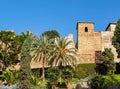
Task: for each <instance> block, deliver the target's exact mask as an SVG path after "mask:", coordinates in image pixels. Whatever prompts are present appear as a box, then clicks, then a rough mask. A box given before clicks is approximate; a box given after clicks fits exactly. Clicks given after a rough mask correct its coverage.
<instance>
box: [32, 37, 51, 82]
mask: <svg viewBox="0 0 120 89" xmlns="http://www.w3.org/2000/svg"><path fill="white" fill-rule="evenodd" d="M35 46H36V47H35V51H34V53H33V54H34V55H33V61H36V62H38V61H39V62H40V65H42V78H43V80H44V78H45V66H46V65H47V59H48V58H49V57H50V53H51V42H50V40H49V39H48V37H47V36H46V35H43V36H40V38H37V39H36V45H35Z"/></svg>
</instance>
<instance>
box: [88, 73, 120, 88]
mask: <svg viewBox="0 0 120 89" xmlns="http://www.w3.org/2000/svg"><path fill="white" fill-rule="evenodd" d="M119 76H120V75H106V76H102V75H96V76H95V77H94V78H93V79H91V83H90V84H91V88H92V89H96V88H97V89H107V88H108V87H109V86H112V85H113V86H114V85H115V86H118V87H119V84H120V77H119ZM113 89H114V88H113Z"/></svg>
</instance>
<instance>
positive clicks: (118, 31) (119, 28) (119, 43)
mask: <svg viewBox="0 0 120 89" xmlns="http://www.w3.org/2000/svg"><path fill="white" fill-rule="evenodd" d="M112 44H113V45H114V47H115V48H116V51H117V53H118V58H120V19H119V20H118V21H117V23H116V28H115V32H114V36H113V38H112Z"/></svg>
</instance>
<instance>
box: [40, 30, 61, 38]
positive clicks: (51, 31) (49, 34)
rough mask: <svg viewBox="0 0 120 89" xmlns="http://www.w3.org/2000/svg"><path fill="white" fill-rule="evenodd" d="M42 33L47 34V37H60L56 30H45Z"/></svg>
mask: <svg viewBox="0 0 120 89" xmlns="http://www.w3.org/2000/svg"><path fill="white" fill-rule="evenodd" d="M42 35H47V36H48V38H49V39H55V38H57V37H60V35H59V33H58V32H57V31H56V30H49V31H45V32H44V33H43V34H42Z"/></svg>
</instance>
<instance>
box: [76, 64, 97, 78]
mask: <svg viewBox="0 0 120 89" xmlns="http://www.w3.org/2000/svg"><path fill="white" fill-rule="evenodd" d="M95 66H96V64H93V63H90V64H78V65H77V66H76V68H75V72H74V77H75V78H78V79H82V78H85V77H87V76H89V75H91V74H93V73H95V69H94V68H95Z"/></svg>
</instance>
